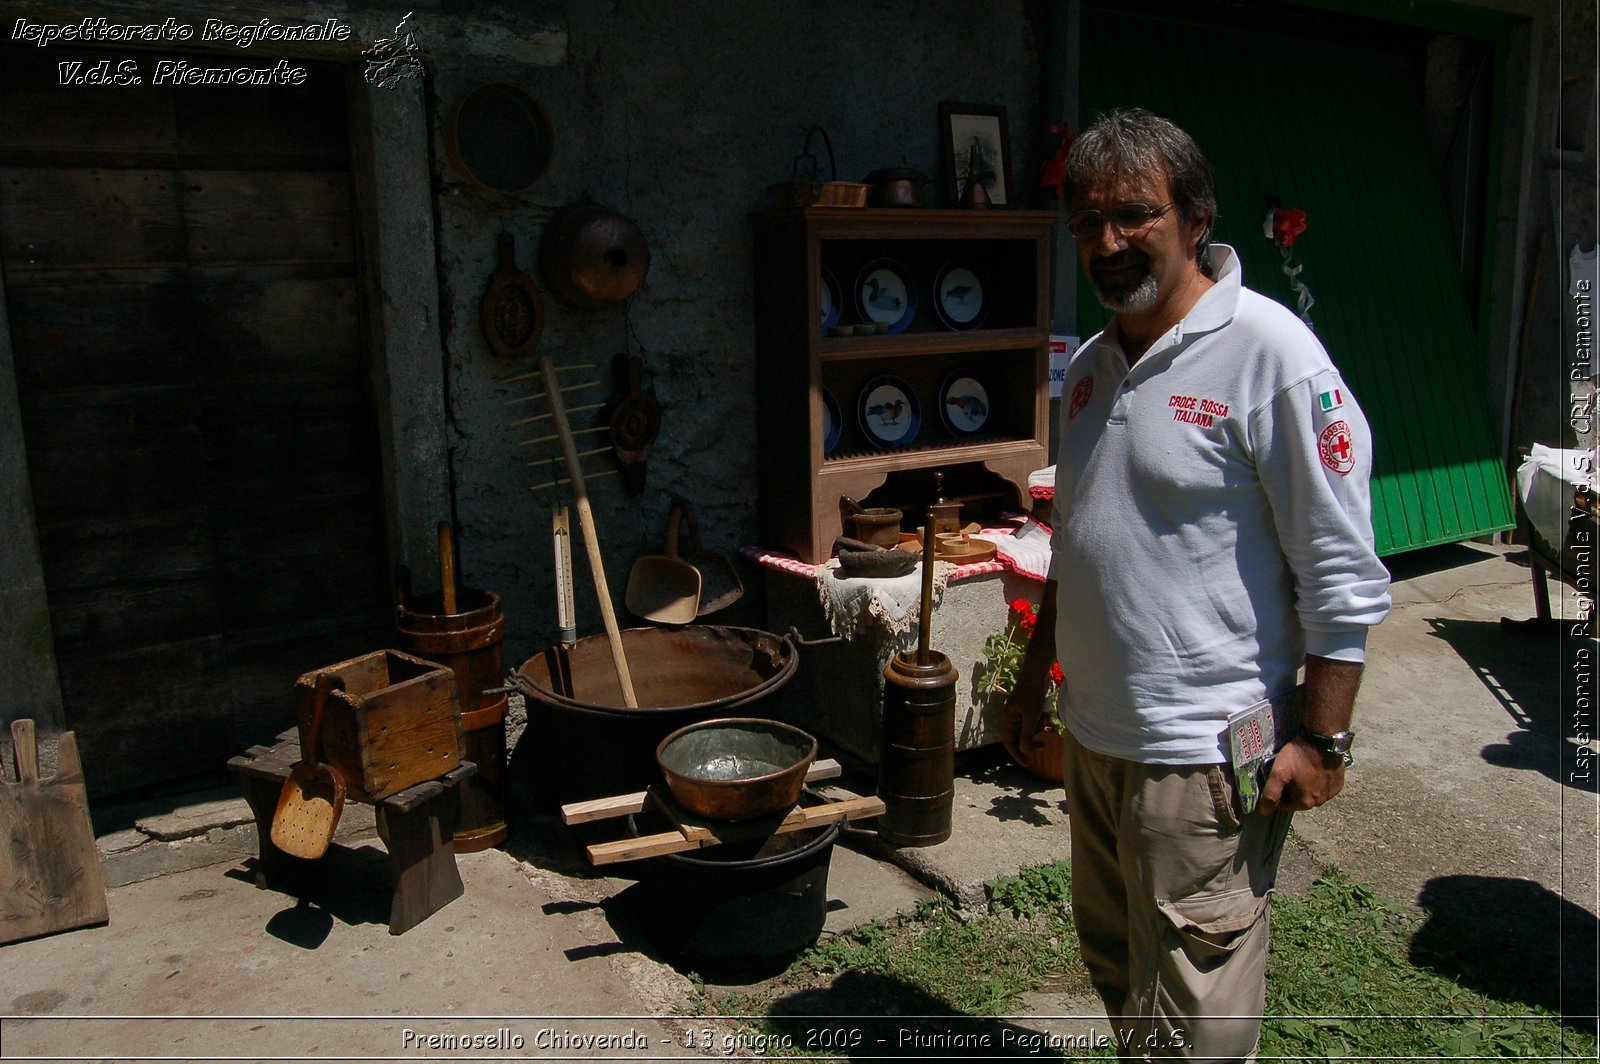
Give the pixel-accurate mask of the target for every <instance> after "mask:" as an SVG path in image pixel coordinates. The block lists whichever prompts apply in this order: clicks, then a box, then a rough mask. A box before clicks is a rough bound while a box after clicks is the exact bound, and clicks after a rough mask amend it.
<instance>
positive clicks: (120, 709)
mask: <svg viewBox="0 0 1600 1064" xmlns="http://www.w3.org/2000/svg"><path fill="white" fill-rule="evenodd" d="M57 660H58V665H59V668H60V673H61V701H62V704H63V707H64V708H65V711H66V718H67V721H68V722H69V723H70V724H71V725H72V726H73V729H74V730H75V731H76V732H77V733H78V734H79V735H81V736H82V737H83V750H84V754H85V756H86V757H87V759H88V762H87V764H88V771H87V774H86V783H87V785H88V787H89V793H90V794H91V795H95V796H100V795H108V794H117V793H119V792H125V791H130V790H133V789H135V788H148V787H151V786H153V785H157V784H160V783H162V782H164V781H173V780H186V779H187V780H196V779H209V778H211V777H215V776H216V775H217V774H218V773H219V772H220V771H221V769H222V766H223V764H224V762H226V761H227V759H228V757H229V756H230V755H232V754H234V753H237V752H238V750H239V744H238V741H237V739H236V737H235V735H234V726H233V713H232V707H231V706H230V704H229V694H228V684H227V668H226V665H227V662H226V645H225V643H224V640H223V637H222V636H220V635H212V636H208V637H206V638H203V639H193V640H187V641H184V642H181V643H167V644H162V645H159V646H144V647H135V648H132V649H127V650H117V651H107V652H104V653H98V654H95V653H90V652H88V651H77V652H74V653H71V654H64V655H62V656H60V657H59V658H58V659H57Z"/></svg>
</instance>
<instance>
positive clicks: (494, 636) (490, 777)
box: [396, 588, 509, 853]
mask: <svg viewBox="0 0 1600 1064" xmlns="http://www.w3.org/2000/svg"><path fill="white" fill-rule="evenodd" d="M396 627H397V628H398V629H399V633H400V642H401V645H402V646H403V647H404V648H405V650H406V651H407V652H409V653H411V654H415V655H416V656H417V657H419V658H426V659H428V660H429V661H433V662H437V663H439V664H440V665H443V666H445V667H446V668H448V669H451V670H452V671H454V672H455V675H456V701H457V703H458V705H459V706H460V709H461V737H462V750H461V758H462V760H464V761H471V762H472V763H473V764H475V765H477V766H478V774H477V775H476V776H474V777H472V778H471V779H469V780H466V781H465V782H464V783H462V784H461V785H460V786H459V787H458V788H457V792H456V793H457V794H458V796H459V798H460V811H459V813H458V815H457V819H456V832H455V848H456V852H457V853H472V852H473V851H475V850H484V849H488V848H489V847H491V846H498V845H499V844H500V843H502V842H504V841H505V837H506V813H505V765H506V726H505V721H506V704H507V701H508V699H509V696H508V695H507V694H505V693H504V692H501V693H498V694H485V693H484V692H486V691H492V690H494V689H495V688H500V687H503V686H504V685H505V680H504V678H503V677H502V676H501V658H500V644H501V642H502V641H503V639H504V638H505V614H504V613H503V612H502V611H501V609H500V596H498V595H496V594H495V593H494V592H492V591H478V590H475V589H473V588H462V589H461V590H460V591H459V592H458V593H457V595H456V612H455V613H446V612H445V611H444V598H443V595H442V594H441V593H439V592H433V593H430V594H425V595H417V596H415V597H411V598H406V599H403V600H402V601H401V604H400V607H399V609H398V615H397V618H396Z"/></svg>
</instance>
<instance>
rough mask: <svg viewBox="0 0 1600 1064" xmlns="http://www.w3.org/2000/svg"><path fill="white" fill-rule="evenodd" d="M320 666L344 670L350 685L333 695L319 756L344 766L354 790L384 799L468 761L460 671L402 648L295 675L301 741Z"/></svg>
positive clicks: (336, 672)
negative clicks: (464, 746)
mask: <svg viewBox="0 0 1600 1064" xmlns="http://www.w3.org/2000/svg"><path fill="white" fill-rule="evenodd" d="M320 672H331V673H333V674H334V675H336V676H337V677H339V679H340V680H341V681H343V684H344V689H343V690H334V691H333V692H332V693H331V694H329V695H328V703H327V707H326V708H325V709H324V711H323V715H322V735H321V737H320V738H319V740H318V742H317V757H318V760H321V761H326V762H327V763H328V764H330V765H332V766H333V767H334V768H335V769H337V770H338V771H339V772H340V773H341V774H343V776H344V779H345V786H346V788H347V793H348V795H349V797H351V798H356V799H359V800H361V801H366V802H375V801H379V800H381V799H383V798H387V797H388V796H389V795H391V794H398V793H399V792H400V791H403V790H405V789H406V788H407V787H410V786H413V785H415V784H418V783H422V782H424V781H426V780H432V779H438V778H439V777H440V776H443V775H444V774H445V773H446V772H449V771H450V770H451V769H453V768H455V767H456V766H457V765H459V764H460V763H461V715H460V709H459V707H458V706H457V705H456V680H455V673H453V672H451V671H450V670H449V669H447V668H445V667H444V666H442V665H436V664H434V663H433V662H431V661H424V660H423V659H421V658H416V657H412V656H411V655H410V654H403V653H401V652H400V651H398V650H379V651H376V652H374V653H371V654H365V655H363V656H361V657H359V658H351V659H350V660H349V661H341V662H340V663H339V664H337V665H329V666H328V667H326V668H324V669H319V670H317V671H316V672H308V673H306V674H305V675H304V676H301V677H300V678H299V679H298V680H296V681H295V715H296V718H297V719H298V721H299V725H300V743H301V747H302V749H304V746H305V741H306V732H307V731H309V730H310V727H311V710H312V706H313V704H314V703H315V691H316V685H317V675H318V673H320Z"/></svg>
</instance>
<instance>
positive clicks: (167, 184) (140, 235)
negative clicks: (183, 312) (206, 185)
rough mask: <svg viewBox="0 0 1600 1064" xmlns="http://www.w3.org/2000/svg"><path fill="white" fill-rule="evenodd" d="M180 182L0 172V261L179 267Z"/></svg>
mask: <svg viewBox="0 0 1600 1064" xmlns="http://www.w3.org/2000/svg"><path fill="white" fill-rule="evenodd" d="M184 180H185V177H184V175H183V174H182V173H181V172H179V171H172V170H101V169H80V168H51V169H29V168H17V169H13V168H7V169H4V170H0V192H3V194H0V261H3V262H4V263H5V267H6V271H7V272H8V273H9V272H10V271H11V270H12V268H13V267H38V266H57V267H59V266H75V265H92V264H100V263H146V264H147V263H152V262H183V261H185V260H186V259H187V257H188V256H187V253H186V251H185V242H184V217H183V210H182V202H183V194H184V193H183V187H182V186H183V182H184Z"/></svg>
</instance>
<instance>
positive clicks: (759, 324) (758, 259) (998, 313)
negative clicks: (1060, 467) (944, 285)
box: [754, 207, 1057, 562]
mask: <svg viewBox="0 0 1600 1064" xmlns="http://www.w3.org/2000/svg"><path fill="white" fill-rule="evenodd" d="M1056 218H1057V216H1056V215H1055V214H1053V213H1050V212H1044V211H1004V210H991V211H964V210H917V209H904V210H899V209H871V208H826V207H813V208H806V209H794V210H785V211H768V212H765V213H763V214H759V215H757V216H756V217H755V219H754V233H755V270H754V282H755V283H754V287H755V302H756V314H755V318H756V357H757V372H758V375H759V388H758V402H759V410H758V414H759V440H758V443H759V447H760V453H759V462H758V468H759V469H760V476H761V485H760V486H761V496H760V500H761V501H760V508H761V529H762V536H763V540H764V542H765V544H766V545H767V546H771V547H781V548H784V549H787V550H790V551H793V552H794V553H795V554H797V555H798V556H799V557H800V558H802V559H803V560H805V561H807V562H819V561H822V560H825V559H826V558H827V557H828V555H829V554H830V553H831V550H832V545H833V541H834V539H835V538H836V537H837V536H838V535H839V534H840V532H841V531H842V522H841V518H840V514H839V497H840V496H841V495H849V496H851V497H852V498H856V499H865V498H866V497H867V496H868V495H870V494H871V493H872V492H874V491H876V490H878V489H879V488H882V487H884V486H885V485H886V484H888V483H889V482H890V480H891V478H894V477H896V476H897V475H901V474H905V475H908V476H910V477H911V478H912V480H911V481H909V482H907V481H898V482H896V486H894V487H892V488H891V489H890V490H889V491H886V492H885V494H886V495H890V494H892V495H895V496H896V497H897V498H901V499H903V500H904V506H905V508H907V509H911V510H915V509H916V508H919V507H920V506H922V505H923V504H924V503H926V502H932V501H933V500H932V498H931V495H930V494H929V491H930V489H931V484H932V480H933V478H932V477H931V476H929V475H928V474H929V473H931V472H932V471H934V470H946V471H947V472H950V473H952V474H959V479H962V480H964V481H966V482H969V483H976V482H977V481H978V480H980V479H982V478H985V477H986V478H987V479H986V480H984V483H985V484H987V485H990V487H986V488H984V489H982V492H980V494H984V495H985V496H986V497H988V496H994V495H997V494H998V495H999V496H1001V497H1003V496H1005V495H1006V494H1008V493H1009V495H1010V497H1011V502H1012V503H1013V504H1014V505H1017V506H1022V505H1024V504H1025V500H1026V498H1027V480H1028V474H1029V473H1031V472H1032V471H1033V470H1035V469H1038V468H1040V467H1041V466H1044V465H1045V464H1047V462H1048V458H1047V452H1048V445H1049V414H1048V411H1049V377H1048V363H1049V340H1050V336H1049V291H1050V276H1049V274H1050V235H1051V229H1052V227H1053V226H1054V225H1055V223H1056ZM886 260H887V261H889V262H892V263H893V264H895V266H896V267H897V272H898V273H899V274H900V275H901V276H902V277H903V278H905V282H906V288H907V289H908V291H907V292H906V293H904V294H905V295H906V296H907V301H906V302H907V304H908V305H909V306H910V307H911V308H912V309H911V310H910V311H909V313H908V314H907V316H906V317H907V320H906V321H903V322H902V323H901V324H903V325H904V326H905V331H903V332H899V333H892V334H879V335H874V336H838V337H834V336H825V335H823V333H824V330H823V328H822V325H823V323H824V321H827V320H831V319H830V318H829V315H828V314H825V313H824V312H823V311H824V307H827V306H830V304H828V303H826V302H825V301H824V294H826V295H827V296H828V298H829V299H833V300H837V304H836V305H833V306H832V307H831V311H832V314H833V316H834V317H836V318H837V319H838V320H840V321H843V322H844V323H846V324H848V323H850V322H852V321H860V320H865V314H866V312H867V310H868V308H867V306H866V303H865V295H866V293H867V292H868V291H869V289H868V288H867V287H866V284H868V283H871V282H870V281H865V282H864V280H863V279H864V278H869V277H871V276H872V275H873V272H874V271H875V270H876V269H878V268H880V267H881V265H882V264H883V263H884V262H885V261H886ZM952 265H959V266H962V267H965V268H966V269H967V270H969V271H970V272H971V273H972V274H973V275H975V276H976V277H977V279H978V280H979V281H981V284H982V289H983V297H984V299H985V306H984V311H985V318H984V323H983V325H981V326H980V327H978V328H975V329H968V330H952V329H947V328H945V327H944V324H943V323H942V322H941V321H940V320H939V317H940V315H941V314H943V315H946V318H947V320H948V314H949V313H950V312H951V311H953V310H955V308H956V307H957V304H955V303H951V302H947V303H946V304H945V305H944V307H945V308H947V309H940V310H938V311H936V309H935V307H934V306H933V300H934V299H935V298H937V293H936V291H935V289H936V288H937V287H938V285H937V283H936V282H937V280H938V279H939V278H940V277H941V276H945V277H948V276H950V275H951V274H950V273H949V272H948V271H949V269H950V267H951V266H952ZM824 275H826V276H827V277H828V279H829V280H828V281H827V283H826V288H825V286H824ZM858 289H859V292H860V293H861V297H862V298H859V299H858V298H857V290H858ZM870 291H871V292H872V294H873V297H874V299H876V298H877V288H876V286H875V285H874V287H873V288H872V289H870ZM946 298H947V299H950V298H952V297H951V296H949V295H947V296H946ZM874 305H875V306H879V305H881V304H874ZM896 305H899V304H896ZM884 375H890V377H891V378H892V379H893V380H894V382H895V384H896V386H898V387H900V388H902V389H903V390H904V391H906V392H908V393H910V395H911V397H912V398H914V399H915V401H916V402H915V405H916V406H920V407H921V419H920V423H919V424H918V425H917V426H916V428H915V430H914V431H915V436H914V439H912V442H910V443H908V444H907V445H906V446H903V447H898V448H894V449H885V450H880V449H876V448H874V447H872V445H871V444H872V442H873V441H872V439H871V438H870V437H869V436H868V435H867V433H866V430H865V429H864V428H863V427H862V426H861V425H860V422H859V419H858V418H857V416H856V411H857V407H858V401H859V403H860V404H865V403H866V402H867V400H866V399H865V398H863V397H864V396H865V395H866V394H867V393H868V392H869V391H870V390H871V389H872V388H873V386H874V385H875V384H877V383H881V381H882V379H883V376H884ZM957 375H959V377H960V378H963V379H964V378H968V377H970V378H972V379H973V380H975V381H976V382H977V383H978V384H979V385H980V386H981V388H982V389H983V391H986V392H987V404H988V418H989V420H988V423H987V424H985V425H983V426H982V429H981V431H982V433H983V434H982V435H981V436H967V435H964V434H963V430H962V429H961V427H960V426H958V425H957V424H955V423H954V422H952V421H950V420H949V419H948V418H947V417H946V416H945V415H947V414H948V415H950V416H951V417H955V416H957V415H955V414H953V413H952V411H950V410H945V411H941V410H940V409H939V407H938V405H937V404H938V402H939V397H940V396H941V395H944V394H947V392H946V390H945V389H947V388H948V387H949V382H950V381H952V380H955V379H957ZM825 392H826V394H827V395H828V396H829V397H830V398H831V399H832V400H833V403H832V404H831V405H832V407H833V409H834V410H836V411H837V413H838V416H839V418H840V422H841V423H840V424H838V425H833V426H832V428H833V432H832V433H830V432H829V431H828V427H829V422H828V420H827V419H828V418H829V417H830V416H831V411H830V410H829V409H828V406H829V404H826V403H825V402H824V399H823V396H824V393H825ZM969 394H970V393H969ZM979 394H980V395H981V394H982V393H981V392H980V393H979ZM963 409H965V408H963ZM970 427H975V426H970ZM827 442H833V443H834V446H833V447H832V448H831V450H828V449H827V448H826V443H827ZM825 452H826V453H825ZM996 478H998V481H999V483H998V484H997V483H996ZM925 495H926V496H928V497H927V498H924V496H925ZM912 523H914V522H912Z"/></svg>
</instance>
